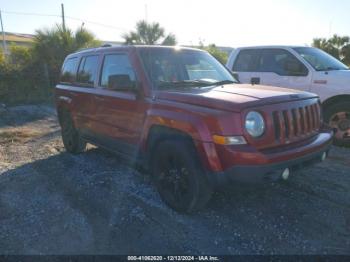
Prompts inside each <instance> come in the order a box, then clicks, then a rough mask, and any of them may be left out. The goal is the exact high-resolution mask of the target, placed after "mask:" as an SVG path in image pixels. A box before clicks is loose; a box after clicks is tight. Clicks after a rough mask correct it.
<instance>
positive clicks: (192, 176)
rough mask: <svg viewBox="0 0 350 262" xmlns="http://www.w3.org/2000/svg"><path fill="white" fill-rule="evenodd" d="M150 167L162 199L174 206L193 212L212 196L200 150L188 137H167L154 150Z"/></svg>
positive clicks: (183, 210) (182, 211)
mask: <svg viewBox="0 0 350 262" xmlns="http://www.w3.org/2000/svg"><path fill="white" fill-rule="evenodd" d="M153 154H154V155H153V157H152V161H151V170H152V175H153V178H154V182H155V185H156V187H157V189H158V192H159V194H160V197H161V198H162V200H163V201H164V202H165V203H166V204H167V205H168V206H169V207H171V208H172V209H174V210H176V211H178V212H181V213H191V212H194V211H197V210H199V209H201V208H203V207H204V206H205V204H206V203H207V202H208V201H209V199H210V198H211V195H212V188H211V187H210V185H209V183H208V181H207V178H206V174H205V173H204V171H203V169H202V167H201V165H200V162H199V160H198V156H197V152H196V150H195V148H194V146H193V144H192V143H191V142H190V141H187V140H186V139H174V140H165V141H162V142H160V143H159V144H158V145H157V146H156V148H155V150H153Z"/></svg>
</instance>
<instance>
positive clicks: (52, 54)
mask: <svg viewBox="0 0 350 262" xmlns="http://www.w3.org/2000/svg"><path fill="white" fill-rule="evenodd" d="M99 45H100V42H99V41H98V40H96V39H95V37H94V35H93V34H92V33H91V32H89V31H88V30H86V29H84V28H79V29H78V30H76V31H75V32H73V31H72V30H70V29H66V30H64V29H63V28H62V27H61V26H59V25H56V26H55V27H53V28H50V29H41V30H37V31H36V35H35V41H34V47H33V48H34V49H33V50H34V55H35V57H36V58H37V59H38V60H39V61H40V62H41V63H42V64H43V66H44V67H45V68H46V70H47V73H48V76H49V80H50V84H51V85H55V84H56V83H57V81H58V77H59V73H60V68H61V66H62V62H63V60H64V58H65V57H66V56H67V55H68V54H70V53H72V52H75V51H77V50H79V49H82V48H88V47H96V46H99Z"/></svg>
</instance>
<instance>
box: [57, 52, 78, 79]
mask: <svg viewBox="0 0 350 262" xmlns="http://www.w3.org/2000/svg"><path fill="white" fill-rule="evenodd" d="M77 62H78V58H76V57H74V58H69V59H67V60H66V62H65V63H64V65H63V67H62V72H61V82H62V83H72V82H74V80H75V73H76V67H77Z"/></svg>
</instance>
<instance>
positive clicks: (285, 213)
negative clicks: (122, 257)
mask: <svg viewBox="0 0 350 262" xmlns="http://www.w3.org/2000/svg"><path fill="white" fill-rule="evenodd" d="M193 253H195V254H213V255H214V254H350V149H343V148H335V147H334V148H332V151H331V154H330V158H329V159H328V160H326V161H325V162H324V163H321V164H318V165H317V166H314V167H313V168H309V169H305V170H302V171H300V172H298V173H294V174H293V176H292V177H291V179H290V180H289V181H288V182H287V183H283V184H280V183H271V184H266V185H263V186H259V187H257V186H247V185H233V186H232V187H230V189H228V190H226V191H224V192H220V193H216V194H215V195H214V197H213V199H212V200H211V201H210V203H209V204H208V206H207V208H206V209H205V210H203V211H201V212H199V213H196V214H193V215H191V216H188V215H180V214H177V213H175V212H174V211H172V210H170V209H169V208H167V207H166V206H165V205H164V204H163V203H162V202H161V201H160V199H159V196H158V194H157V193H156V191H155V190H154V187H153V186H152V184H151V182H150V179H149V176H148V175H147V174H141V173H139V172H138V171H136V170H135V169H133V168H132V166H130V165H129V164H128V163H126V162H125V161H123V160H122V159H120V158H119V157H118V156H115V155H113V154H111V153H108V152H106V151H104V150H102V149H99V148H95V147H92V146H91V147H90V148H89V150H88V151H87V152H86V153H84V154H80V155H76V156H74V155H71V154H68V153H66V152H65V150H64V148H63V145H62V142H61V139H60V132H59V126H58V124H57V120H56V116H55V114H54V110H53V109H52V108H50V107H48V106H20V107H13V108H8V109H6V110H5V109H0V254H176V255H179V254H193Z"/></svg>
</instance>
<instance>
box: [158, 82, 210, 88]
mask: <svg viewBox="0 0 350 262" xmlns="http://www.w3.org/2000/svg"><path fill="white" fill-rule="evenodd" d="M211 85H213V83H212V82H208V81H204V80H183V81H173V82H170V81H159V82H158V87H160V88H162V87H165V88H167V87H170V88H171V87H204V86H211Z"/></svg>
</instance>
